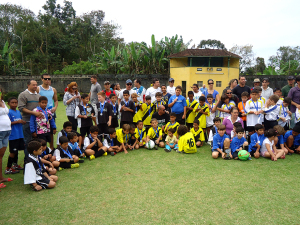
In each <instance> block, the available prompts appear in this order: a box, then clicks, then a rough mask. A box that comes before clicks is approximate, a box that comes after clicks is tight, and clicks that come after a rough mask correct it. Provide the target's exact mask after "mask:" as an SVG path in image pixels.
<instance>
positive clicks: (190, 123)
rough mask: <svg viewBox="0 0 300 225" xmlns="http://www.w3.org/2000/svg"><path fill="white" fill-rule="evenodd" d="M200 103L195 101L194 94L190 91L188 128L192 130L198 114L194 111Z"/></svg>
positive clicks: (187, 111)
mask: <svg viewBox="0 0 300 225" xmlns="http://www.w3.org/2000/svg"><path fill="white" fill-rule="evenodd" d="M197 104H198V102H197V101H196V100H194V92H192V91H189V92H188V98H187V100H186V105H187V107H186V117H185V118H186V121H185V122H186V126H187V127H188V129H191V128H192V127H193V122H194V120H195V116H196V113H195V111H194V109H195V108H196V106H197Z"/></svg>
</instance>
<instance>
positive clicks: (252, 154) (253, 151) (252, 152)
mask: <svg viewBox="0 0 300 225" xmlns="http://www.w3.org/2000/svg"><path fill="white" fill-rule="evenodd" d="M255 152H256V150H252V151H251V152H249V153H250V155H251V156H254V153H255ZM258 153H259V152H258Z"/></svg>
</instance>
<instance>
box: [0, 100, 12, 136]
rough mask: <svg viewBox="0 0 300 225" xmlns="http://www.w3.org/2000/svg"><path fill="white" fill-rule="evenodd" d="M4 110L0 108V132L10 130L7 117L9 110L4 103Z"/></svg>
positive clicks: (9, 122)
mask: <svg viewBox="0 0 300 225" xmlns="http://www.w3.org/2000/svg"><path fill="white" fill-rule="evenodd" d="M2 104H4V108H2V107H0V131H10V130H11V121H10V119H9V117H8V113H9V109H8V108H7V107H6V104H5V102H4V101H2Z"/></svg>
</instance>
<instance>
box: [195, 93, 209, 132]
mask: <svg viewBox="0 0 300 225" xmlns="http://www.w3.org/2000/svg"><path fill="white" fill-rule="evenodd" d="M194 111H195V112H196V113H197V114H196V117H195V119H196V120H199V127H200V128H202V130H203V131H204V133H205V131H206V116H209V107H208V106H207V105H206V104H205V97H204V96H200V98H199V103H198V104H197V105H196V107H195V109H194Z"/></svg>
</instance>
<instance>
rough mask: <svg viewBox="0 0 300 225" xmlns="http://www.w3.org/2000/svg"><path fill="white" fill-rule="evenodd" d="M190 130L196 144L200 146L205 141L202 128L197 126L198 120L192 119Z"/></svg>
mask: <svg viewBox="0 0 300 225" xmlns="http://www.w3.org/2000/svg"><path fill="white" fill-rule="evenodd" d="M191 132H192V134H193V135H194V138H195V142H196V146H197V147H201V146H202V145H203V142H204V141H205V137H204V132H203V130H202V128H200V127H199V120H194V123H193V128H192V129H191Z"/></svg>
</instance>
